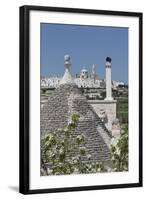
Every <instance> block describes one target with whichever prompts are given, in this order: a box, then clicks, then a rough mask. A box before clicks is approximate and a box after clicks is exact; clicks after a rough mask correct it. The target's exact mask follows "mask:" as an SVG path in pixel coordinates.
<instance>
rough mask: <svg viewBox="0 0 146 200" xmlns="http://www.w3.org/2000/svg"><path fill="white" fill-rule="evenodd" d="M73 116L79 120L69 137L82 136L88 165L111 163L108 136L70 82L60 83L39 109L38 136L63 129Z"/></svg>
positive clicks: (85, 160) (80, 93) (79, 92)
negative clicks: (91, 163) (89, 163)
mask: <svg viewBox="0 0 146 200" xmlns="http://www.w3.org/2000/svg"><path fill="white" fill-rule="evenodd" d="M74 113H76V114H78V115H79V116H80V118H79V122H78V125H77V127H76V128H75V130H74V131H72V132H71V134H72V136H73V137H75V136H77V135H78V134H83V135H84V136H85V139H86V143H85V147H86V153H87V154H90V155H91V158H90V161H93V162H96V161H97V162H98V161H104V162H107V163H110V161H111V159H110V148H109V147H110V140H111V136H110V134H109V132H108V130H107V129H106V127H105V125H104V124H103V122H102V121H101V120H100V118H99V117H98V115H97V114H96V113H95V111H94V110H93V108H92V106H91V105H90V104H89V103H88V101H87V99H86V97H85V96H84V95H83V94H82V92H81V91H80V90H79V89H78V87H77V85H75V84H74V83H73V81H72V80H71V82H69V81H67V83H66V82H65V81H63V83H61V84H60V86H59V87H58V88H56V89H55V91H54V92H53V93H52V94H50V95H49V97H48V101H47V102H46V103H45V104H44V105H43V107H42V108H41V134H42V135H44V134H46V133H48V132H51V131H55V130H58V129H63V128H65V127H66V126H67V125H68V120H69V119H70V117H71V116H72V115H73V114H74ZM84 162H85V163H88V158H86V157H85V158H84Z"/></svg>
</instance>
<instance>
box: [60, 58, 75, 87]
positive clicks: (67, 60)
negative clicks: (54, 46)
mask: <svg viewBox="0 0 146 200" xmlns="http://www.w3.org/2000/svg"><path fill="white" fill-rule="evenodd" d="M70 66H71V62H70V55H68V54H66V55H65V56H64V67H65V73H64V76H63V78H62V79H61V81H60V84H67V83H68V84H70V83H74V81H73V78H72V76H71V74H70Z"/></svg>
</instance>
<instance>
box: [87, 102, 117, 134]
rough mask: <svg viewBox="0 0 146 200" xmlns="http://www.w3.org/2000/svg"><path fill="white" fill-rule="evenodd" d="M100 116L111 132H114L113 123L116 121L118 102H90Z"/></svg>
mask: <svg viewBox="0 0 146 200" xmlns="http://www.w3.org/2000/svg"><path fill="white" fill-rule="evenodd" d="M88 102H89V103H90V105H91V106H92V107H93V109H94V110H95V112H96V113H97V114H98V116H99V117H100V118H101V119H102V120H104V122H105V125H106V127H107V129H108V130H109V131H111V130H112V122H113V121H114V120H115V119H116V103H117V101H116V100H111V101H108V100H88Z"/></svg>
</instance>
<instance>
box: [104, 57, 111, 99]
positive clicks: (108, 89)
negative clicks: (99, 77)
mask: <svg viewBox="0 0 146 200" xmlns="http://www.w3.org/2000/svg"><path fill="white" fill-rule="evenodd" d="M105 67H106V69H105V70H106V98H105V100H113V97H112V86H111V84H112V82H111V58H110V57H107V58H106V65H105Z"/></svg>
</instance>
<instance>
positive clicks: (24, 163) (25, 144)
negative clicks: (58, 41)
mask: <svg viewBox="0 0 146 200" xmlns="http://www.w3.org/2000/svg"><path fill="white" fill-rule="evenodd" d="M31 10H35V11H45V12H52V11H55V12H67V13H84V14H95V15H98V14H101V15H112V16H130V17H137V18H138V19H139V182H138V183H129V184H114V185H97V186H81V187H68V188H51V189H49V188H48V189H34V190H31V189H30V188H29V177H30V174H29V152H30V146H29V134H30V133H29V127H30V121H29V119H30V117H29V109H30V106H31V105H30V102H29V91H30V88H29V75H30V70H29V57H30V56H29V42H30V38H29V31H30V30H29V19H30V11H31ZM19 17H20V21H19V23H20V24H19V27H20V30H19V31H20V32H19V34H20V38H19V39H20V90H19V91H20V122H19V124H20V134H19V138H20V143H19V144H20V145H19V155H20V157H19V159H20V162H19V164H20V166H19V167H20V168H19V169H20V174H19V177H20V178H19V191H20V193H22V194H36V193H52V192H67V191H82V190H99V189H115V188H130V187H141V186H142V182H143V181H142V18H143V17H142V13H138V12H123V11H107V10H90V9H76V8H63V7H59V8H58V7H44V6H28V5H27V6H22V7H20V16H19Z"/></svg>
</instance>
